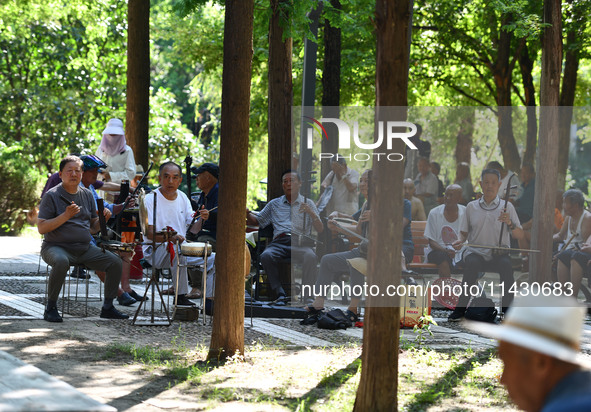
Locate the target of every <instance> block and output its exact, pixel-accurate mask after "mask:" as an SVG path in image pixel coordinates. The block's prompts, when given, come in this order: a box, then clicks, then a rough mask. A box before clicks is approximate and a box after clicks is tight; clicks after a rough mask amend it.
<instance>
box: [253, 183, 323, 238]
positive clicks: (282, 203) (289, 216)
mask: <svg viewBox="0 0 591 412" xmlns="http://www.w3.org/2000/svg"><path fill="white" fill-rule="evenodd" d="M306 203H308V205H309V206H310V207H311V208H312V210H313V211H314V213H315V214H316V215H318V210H317V209H316V205H315V204H314V202H313V201H312V200H310V199H307V200H306ZM303 204H304V196H302V195H301V194H300V195H298V197H297V199H296V200H295V201H294V202H293V203H292V204H289V202H288V201H287V197H285V195H283V196H281V197H278V198H275V199H273V200H271V201H270V202H269V203H267V205H266V206H265V207H264V208H263V210H261V212H260V213H259V214H258V216H257V220H258V222H259V227H261V228H263V227H265V226H268V225H269V224H272V225H273V238H276V237H277V236H279V235H281V234H283V233H286V234H291V233H293V234H304V235H309V234H310V233H311V231H312V220H313V217H311V216H310V215H307V214H305V213H303V212H300V206H301V205H303ZM304 215H305V227H304Z"/></svg>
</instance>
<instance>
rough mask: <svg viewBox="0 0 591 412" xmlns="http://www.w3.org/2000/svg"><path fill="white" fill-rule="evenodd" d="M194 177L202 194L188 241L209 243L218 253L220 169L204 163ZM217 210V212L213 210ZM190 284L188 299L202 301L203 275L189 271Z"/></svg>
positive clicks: (193, 270) (194, 270)
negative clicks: (196, 218) (197, 217)
mask: <svg viewBox="0 0 591 412" xmlns="http://www.w3.org/2000/svg"><path fill="white" fill-rule="evenodd" d="M191 171H192V172H193V176H194V177H195V179H196V182H197V187H198V188H199V189H201V194H200V195H199V199H198V200H197V210H198V211H199V213H200V215H199V220H197V222H196V224H195V225H193V228H192V229H191V231H190V232H189V233H187V239H188V240H191V241H197V242H209V243H210V244H211V245H212V249H213V251H214V252H215V251H216V240H217V217H218V211H217V209H215V208H217V206H218V189H219V185H218V177H219V175H220V168H219V166H218V165H216V164H215V163H203V164H202V165H201V166H200V167H198V168H197V167H193V168H191ZM212 209H215V210H212ZM188 275H189V284H190V285H191V291H190V292H189V293H188V294H187V298H188V299H200V298H201V296H202V292H201V290H200V288H201V278H202V276H201V273H200V272H199V271H198V270H196V269H193V268H190V269H189V270H188Z"/></svg>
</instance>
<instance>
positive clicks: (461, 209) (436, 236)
mask: <svg viewBox="0 0 591 412" xmlns="http://www.w3.org/2000/svg"><path fill="white" fill-rule="evenodd" d="M444 210H445V205H439V206H437V207H436V208H433V209H431V213H429V217H428V218H427V225H426V226H425V237H426V238H427V239H431V240H433V241H435V242H437V243H438V244H439V245H440V246H441V247H443V248H445V247H446V246H447V245H446V244H445V242H444V241H443V238H442V237H441V229H442V228H443V227H444V226H449V227H451V228H452V229H453V231H454V232H455V233H456V235H457V236H458V238H459V236H460V222H461V221H462V218H463V217H464V213H465V212H466V206H464V205H458V218H457V219H456V220H455V221H454V222H448V221H447V219H446V218H445V215H444V213H443V212H444ZM429 252H431V247H430V246H427V247H426V248H425V256H427V255H428V254H429ZM461 256H462V253H461V251H457V252H456V255H455V258H454V262H459V261H460V260H461Z"/></svg>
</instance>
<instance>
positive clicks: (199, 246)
mask: <svg viewBox="0 0 591 412" xmlns="http://www.w3.org/2000/svg"><path fill="white" fill-rule="evenodd" d="M206 244H207V256H210V255H211V252H212V251H213V247H212V246H211V244H209V243H203V242H184V243H182V244H181V254H182V255H184V256H197V257H203V256H204V255H205V245H206Z"/></svg>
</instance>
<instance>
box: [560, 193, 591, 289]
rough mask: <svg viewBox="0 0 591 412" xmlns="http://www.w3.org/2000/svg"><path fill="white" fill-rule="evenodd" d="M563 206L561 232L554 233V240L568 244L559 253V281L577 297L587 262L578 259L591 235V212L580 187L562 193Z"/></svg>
mask: <svg viewBox="0 0 591 412" xmlns="http://www.w3.org/2000/svg"><path fill="white" fill-rule="evenodd" d="M562 206H563V208H564V212H565V214H566V215H567V217H566V219H565V220H564V224H563V225H562V228H561V229H560V232H558V233H556V234H555V235H554V238H553V240H554V242H561V241H564V242H566V246H565V247H564V248H563V250H562V251H561V252H560V253H559V254H558V268H557V274H558V281H559V282H560V283H562V287H563V289H564V291H565V293H567V294H569V295H570V294H571V293H572V296H574V297H575V298H576V297H577V295H578V294H579V286H580V285H581V279H582V277H583V271H584V270H586V268H587V262H586V261H584V260H581V259H577V258H576V255H577V252H578V251H579V249H580V247H581V246H582V245H583V243H585V241H589V236H591V213H590V212H588V211H587V210H585V196H584V195H583V192H581V191H580V190H579V189H569V190H567V191H566V192H564V195H562Z"/></svg>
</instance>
